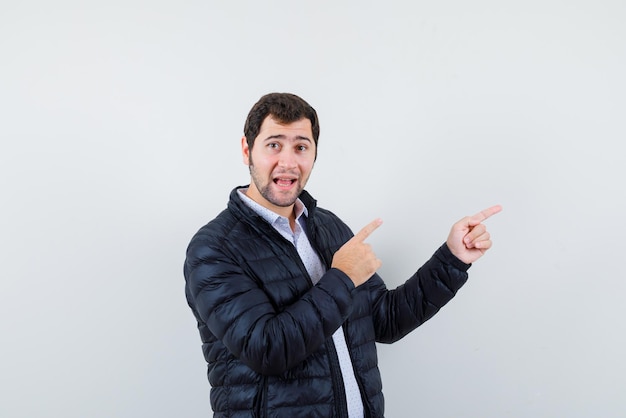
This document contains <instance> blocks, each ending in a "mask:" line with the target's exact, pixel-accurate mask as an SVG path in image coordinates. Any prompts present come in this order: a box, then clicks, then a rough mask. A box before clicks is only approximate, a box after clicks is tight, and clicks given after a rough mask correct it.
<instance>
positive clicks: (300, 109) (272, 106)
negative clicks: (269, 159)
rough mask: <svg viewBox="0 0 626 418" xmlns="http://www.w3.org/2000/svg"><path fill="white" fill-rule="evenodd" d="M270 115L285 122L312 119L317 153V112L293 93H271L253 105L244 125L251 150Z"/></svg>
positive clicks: (278, 120)
mask: <svg viewBox="0 0 626 418" xmlns="http://www.w3.org/2000/svg"><path fill="white" fill-rule="evenodd" d="M270 115H271V116H272V118H274V119H276V121H277V122H279V123H284V124H288V123H292V122H296V121H299V120H300V119H303V118H306V119H308V120H310V121H311V130H312V131H313V141H315V150H316V153H317V140H318V138H319V136H320V125H319V121H318V119H317V112H316V111H315V109H313V107H311V105H310V104H308V103H307V102H306V101H304V100H303V99H302V98H300V97H298V96H296V95H295V94H291V93H269V94H266V95H265V96H263V97H261V98H260V99H259V101H258V102H256V103H255V104H254V106H252V109H250V113H248V117H247V118H246V124H245V125H244V127H243V134H244V135H245V137H246V141H247V142H248V148H249V149H250V150H252V147H253V146H254V139H255V138H256V137H257V136H258V135H259V130H260V129H261V125H262V124H263V121H264V120H265V118H266V117H268V116H270Z"/></svg>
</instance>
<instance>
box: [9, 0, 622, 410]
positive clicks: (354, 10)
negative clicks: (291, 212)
mask: <svg viewBox="0 0 626 418" xmlns="http://www.w3.org/2000/svg"><path fill="white" fill-rule="evenodd" d="M625 21H626V3H625V2H623V1H621V0H615V1H610V0H596V1H557V0H543V1H533V0H531V1H515V2H512V1H495V0H493V1H488V0H478V1H461V0H447V1H446V0H444V1H438V2H425V1H408V0H406V1H398V0H396V1H386V2H382V1H378V2H376V1H344V2H340V1H336V2H331V1H315V2H307V3H305V2H287V1H266V2H252V1H251V2H241V1H228V2H226V1H223V2H217V1H200V0H198V1H169V2H167V1H148V0H146V1H137V0H125V1H107V2H104V1H102V2H96V1H93V2H84V1H83V2H81V1H67V0H61V1H56V2H44V1H9V0H2V2H1V3H0V59H1V63H0V138H1V141H2V143H1V145H2V146H1V149H0V193H1V203H0V211H1V212H0V231H1V232H0V275H1V277H0V278H1V280H0V335H1V336H2V337H1V338H2V343H1V344H0V376H1V377H0V386H1V387H0V416H2V417H7V418H9V417H29V418H32V417H65V418H74V417H76V418H79V417H80V418H84V417H90V418H100V417H107V418H108V417H120V418H131V417H133V418H134V417H148V416H149V417H206V416H209V415H210V407H209V403H208V392H209V385H208V382H207V380H206V366H205V363H204V360H203V358H202V353H201V350H200V339H199V336H198V334H197V330H196V328H195V323H194V320H193V317H192V314H191V311H190V310H189V308H188V307H187V306H186V302H185V298H184V280H183V276H182V264H183V260H184V254H185V249H186V246H187V244H188V242H189V239H190V238H191V236H192V235H193V233H195V231H196V230H197V229H198V228H200V227H201V226H202V225H203V224H204V223H206V222H208V221H209V220H210V219H212V218H213V217H214V216H215V215H216V214H217V213H218V212H219V211H220V210H222V209H223V208H224V207H225V205H226V201H227V197H228V193H229V191H230V190H231V189H232V188H233V187H234V186H236V185H240V184H245V183H246V182H247V181H248V174H247V169H246V167H245V166H244V165H243V163H242V161H241V157H240V148H239V146H240V142H239V140H240V137H241V135H242V130H243V123H244V119H245V116H246V114H247V112H248V110H249V108H250V107H251V106H252V104H253V103H254V102H255V101H256V100H257V99H258V98H259V97H260V96H261V95H263V94H265V93H268V92H272V91H288V92H293V93H296V94H299V95H301V96H302V97H303V98H305V99H306V100H307V101H309V102H310V103H311V104H312V105H313V106H314V107H315V108H316V109H317V110H318V113H319V116H320V119H321V137H320V143H319V158H318V162H317V165H316V168H315V170H314V172H313V176H312V178H311V181H310V182H309V185H308V187H307V189H308V190H309V191H310V192H311V193H312V194H313V195H314V196H315V197H316V198H317V199H318V201H319V204H320V206H323V207H326V208H329V209H331V210H333V211H334V212H335V213H337V214H338V215H339V216H340V217H342V218H343V219H344V220H345V221H346V222H347V223H348V224H349V225H350V226H351V227H352V228H353V229H354V230H357V229H360V228H361V227H362V226H363V225H364V224H366V223H367V222H369V221H370V220H371V219H373V218H375V217H382V218H383V219H384V221H385V224H384V225H383V226H382V227H381V228H380V229H379V230H378V231H376V233H375V234H374V235H373V236H372V237H371V239H370V242H371V243H372V245H373V246H374V249H375V250H376V252H377V253H378V255H379V257H380V258H381V259H382V260H383V262H384V266H383V267H382V269H381V270H380V273H381V275H382V276H383V278H385V280H386V281H387V283H388V285H389V286H390V287H395V286H396V285H398V284H400V283H401V282H403V281H404V280H405V279H406V278H408V277H409V276H410V275H411V274H412V273H413V271H414V270H415V269H416V268H418V267H419V266H420V265H421V264H422V263H423V262H424V261H425V260H426V259H427V258H428V257H429V256H430V255H431V254H432V252H433V251H434V250H435V249H436V248H437V246H439V245H440V244H441V243H442V242H443V241H444V240H445V237H446V235H447V233H448V230H449V227H450V226H451V225H452V223H454V222H455V221H457V220H458V219H459V218H461V217H462V216H465V215H471V214H473V213H475V212H477V211H479V210H481V209H483V208H485V207H488V206H490V205H492V204H496V203H499V204H502V205H503V207H504V211H503V212H502V213H500V214H498V215H497V216H495V217H493V218H492V219H490V220H489V221H488V222H487V223H488V226H489V228H490V230H491V232H492V235H493V239H494V242H495V246H494V248H493V249H492V250H491V251H490V252H489V253H488V254H487V256H485V257H484V258H483V259H481V260H479V261H478V262H477V263H475V265H474V266H473V267H472V268H471V269H470V281H469V282H468V284H467V285H466V287H464V288H463V289H462V290H461V291H460V292H459V294H458V296H457V298H455V299H454V300H453V301H452V302H451V303H450V304H449V305H448V306H446V307H445V308H444V309H443V310H442V311H441V312H440V313H439V314H438V315H437V316H436V317H435V318H433V319H432V320H431V321H430V322H428V323H427V324H426V325H424V326H423V327H421V328H420V329H418V330H417V331H416V332H414V333H413V334H411V335H410V336H408V337H407V338H405V339H404V340H402V341H400V342H399V343H397V344H394V345H391V346H380V347H379V355H380V366H381V369H382V373H383V382H384V392H385V394H386V400H387V414H386V415H387V416H388V417H392V418H394V417H414V416H423V417H520V418H521V417H621V416H625V415H626V401H625V400H624V392H625V391H626V378H625V375H626V361H625V357H624V352H626V335H625V331H626V327H625V326H624V317H625V315H626V307H625V304H624V294H625V291H626V284H625V280H624V279H625V277H624V267H623V259H624V249H625V246H624V241H623V237H624V233H625V232H626V231H625V230H626V228H625V222H624V214H625V212H626V211H625V209H626V207H625V206H626V204H625V199H624V186H623V183H624V179H626V175H625V174H626V169H625V168H624V166H625V158H624V151H623V149H622V148H623V143H624V140H625V139H626V124H625V115H626V82H625V80H626V77H625V74H626V25H625V23H624V22H625Z"/></svg>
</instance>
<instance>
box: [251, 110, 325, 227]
mask: <svg viewBox="0 0 626 418" xmlns="http://www.w3.org/2000/svg"><path fill="white" fill-rule="evenodd" d="M241 148H242V153H243V161H244V164H246V165H248V166H249V168H250V177H251V181H250V188H249V189H248V192H247V195H248V196H249V197H250V198H251V199H253V200H254V201H256V202H257V203H259V204H261V205H262V206H264V207H266V208H268V209H270V210H273V211H274V212H276V213H278V214H280V215H282V216H287V217H288V216H289V215H291V211H292V210H293V204H294V203H295V201H296V199H297V198H298V196H299V195H300V192H302V189H304V186H305V185H306V182H307V180H308V179H309V175H310V174H311V170H313V164H314V162H315V152H316V149H315V142H314V140H313V132H312V130H311V121H310V120H309V119H306V118H304V119H300V120H298V121H296V122H293V123H289V124H286V125H284V124H280V123H278V122H277V121H275V120H274V119H273V118H272V117H271V115H270V116H268V117H266V118H265V120H264V121H263V123H262V124H261V129H260V130H259V134H258V136H257V137H256V138H255V140H254V146H253V147H252V150H250V149H249V147H248V144H247V142H246V138H245V137H243V138H242V139H241Z"/></svg>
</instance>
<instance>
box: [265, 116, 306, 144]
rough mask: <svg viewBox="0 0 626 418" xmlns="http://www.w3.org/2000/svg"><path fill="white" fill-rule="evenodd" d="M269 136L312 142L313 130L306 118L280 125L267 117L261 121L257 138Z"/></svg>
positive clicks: (270, 117)
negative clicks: (302, 138) (299, 138)
mask: <svg viewBox="0 0 626 418" xmlns="http://www.w3.org/2000/svg"><path fill="white" fill-rule="evenodd" d="M270 136H285V137H288V138H297V137H304V138H308V139H309V140H310V141H313V128H312V127H311V121H310V120H309V119H307V118H302V119H299V120H297V121H295V122H290V123H281V122H278V121H277V120H276V119H274V118H273V117H272V115H269V116H267V117H266V118H265V119H264V120H263V123H262V124H261V129H259V135H258V136H257V138H260V139H265V138H267V137H270Z"/></svg>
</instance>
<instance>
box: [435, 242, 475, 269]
mask: <svg viewBox="0 0 626 418" xmlns="http://www.w3.org/2000/svg"><path fill="white" fill-rule="evenodd" d="M435 256H436V257H437V258H438V259H439V260H441V261H442V262H444V263H446V264H451V265H452V266H453V267H456V268H457V269H459V270H461V271H467V270H468V269H469V268H470V267H472V265H471V264H466V263H464V262H462V261H461V260H460V259H459V258H458V257H457V256H455V255H454V254H452V251H450V248H448V244H446V243H445V242H444V243H443V245H442V246H441V247H439V249H438V250H437V251H436V252H435Z"/></svg>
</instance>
